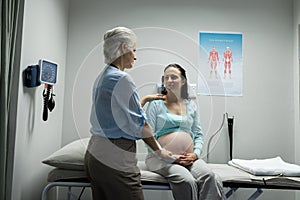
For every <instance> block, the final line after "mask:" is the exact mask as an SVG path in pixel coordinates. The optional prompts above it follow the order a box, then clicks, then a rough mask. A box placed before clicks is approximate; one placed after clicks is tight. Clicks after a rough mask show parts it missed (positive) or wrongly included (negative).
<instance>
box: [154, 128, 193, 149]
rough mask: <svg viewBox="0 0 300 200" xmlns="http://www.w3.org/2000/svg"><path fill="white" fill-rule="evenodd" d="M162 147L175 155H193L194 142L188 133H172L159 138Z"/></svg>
mask: <svg viewBox="0 0 300 200" xmlns="http://www.w3.org/2000/svg"><path fill="white" fill-rule="evenodd" d="M158 142H159V143H160V145H161V146H162V147H163V148H165V149H167V150H169V151H171V152H172V153H173V154H182V153H184V152H187V153H192V152H193V149H194V142H193V140H192V138H191V136H190V135H189V134H188V133H186V132H172V133H168V134H166V135H162V136H160V137H159V138H158Z"/></svg>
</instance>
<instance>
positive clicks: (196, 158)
mask: <svg viewBox="0 0 300 200" xmlns="http://www.w3.org/2000/svg"><path fill="white" fill-rule="evenodd" d="M164 85H165V88H166V91H167V95H166V96H165V98H164V100H153V101H151V102H149V104H148V107H147V110H146V114H147V118H148V121H149V124H150V126H151V128H152V130H153V132H154V133H155V137H156V138H157V140H158V142H159V143H160V145H161V146H162V147H163V148H165V149H167V150H169V151H171V152H172V153H173V154H174V157H175V158H176V161H175V162H173V163H172V164H170V163H167V162H165V161H163V160H161V159H159V158H157V157H155V156H154V155H153V154H152V153H149V154H148V155H147V158H146V165H147V167H148V168H149V170H151V171H154V172H157V173H159V174H161V175H162V176H164V177H165V178H166V179H167V180H168V182H169V183H170V185H171V188H172V193H173V197H174V199H175V200H198V199H207V200H218V199H222V196H223V189H222V183H221V182H220V181H219V180H218V179H217V177H216V175H215V174H214V173H213V172H212V171H211V170H210V169H209V167H208V165H207V164H206V163H205V162H204V161H203V160H202V159H200V155H201V151H202V145H203V134H202V130H201V126H200V121H199V116H198V111H197V107H196V105H195V104H194V103H193V102H192V101H190V100H189V97H188V88H187V78H186V73H185V70H184V69H183V68H182V67H181V66H180V65H178V64H170V65H168V66H167V67H166V68H165V70H164Z"/></svg>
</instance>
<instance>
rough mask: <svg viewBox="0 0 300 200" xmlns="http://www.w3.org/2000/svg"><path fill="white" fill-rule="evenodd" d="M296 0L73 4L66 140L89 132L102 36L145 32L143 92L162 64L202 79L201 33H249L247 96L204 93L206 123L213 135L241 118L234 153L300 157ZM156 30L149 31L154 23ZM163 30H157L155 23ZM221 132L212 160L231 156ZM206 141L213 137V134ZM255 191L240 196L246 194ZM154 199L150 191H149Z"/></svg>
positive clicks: (138, 72) (140, 63) (138, 77)
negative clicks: (119, 30) (226, 121)
mask: <svg viewBox="0 0 300 200" xmlns="http://www.w3.org/2000/svg"><path fill="white" fill-rule="evenodd" d="M292 13H293V0H288V1H287V0H263V1H262V0H253V1H246V0H244V1H240V0H227V1H223V0H210V1H204V0H200V1H199V0H198V1H196V0H195V1H188V2H187V1H179V0H174V1H172V3H169V1H159V0H154V1H147V2H144V1H138V0H135V1H124V0H123V1H121V0H113V1H110V2H105V3H103V2H101V1H96V0H88V1H80V0H72V1H71V2H70V21H69V35H68V37H69V43H68V54H67V69H66V79H65V83H66V85H65V87H66V90H65V106H64V126H63V139H62V141H63V144H66V143H68V142H70V141H72V140H74V139H76V138H78V137H86V136H88V135H89V132H88V130H89V122H88V121H89V109H90V104H91V101H90V96H91V86H92V84H93V81H94V79H95V77H96V76H97V74H98V73H99V72H100V71H101V70H102V69H103V66H104V64H103V57H102V47H101V42H102V35H103V32H104V31H105V30H107V29H109V28H112V27H114V26H117V25H124V26H128V27H130V28H134V29H135V31H136V33H137V35H138V51H137V56H138V60H137V62H136V64H135V66H134V68H133V69H132V70H129V71H128V72H129V73H130V74H131V75H132V76H133V78H134V80H135V81H136V83H137V85H138V87H139V88H140V93H141V95H144V94H145V93H146V92H153V91H154V89H153V88H154V85H153V83H155V82H157V83H159V77H160V76H161V74H162V70H163V67H164V66H165V65H166V64H168V63H170V62H179V63H180V64H182V65H183V66H185V67H186V68H187V70H188V72H189V73H188V75H189V77H190V78H189V81H190V82H197V78H196V77H197V76H196V74H197V70H196V68H195V67H196V66H197V63H198V60H197V59H198V47H197V44H198V32H199V31H200V30H201V31H224V32H227V31H228V32H242V33H243V62H244V65H243V67H244V73H243V80H244V83H243V96H242V97H227V98H224V97H215V96H214V97H207V96H198V98H197V99H198V102H199V105H200V110H201V120H202V126H203V129H204V131H205V133H206V134H207V135H211V134H212V133H213V132H214V131H215V130H216V129H217V128H218V127H219V125H220V123H221V119H222V115H223V113H224V112H228V113H229V116H232V115H234V116H235V125H234V134H235V138H234V139H235V146H234V157H235V158H244V159H252V158H268V157H274V156H277V155H279V156H281V157H282V158H283V159H284V160H286V161H288V162H294V161H295V142H294V141H295V135H296V132H295V128H294V127H295V120H294V119H295V109H294V108H295V104H294V101H295V100H297V98H295V97H294V94H295V90H296V88H295V89H294V88H293V85H295V84H296V83H295V82H294V79H295V75H294V71H295V69H296V68H295V65H294V62H293V58H294V56H293V53H294V51H293V44H294V39H293V35H294V31H293V30H294V29H293V27H294V24H293V14H292ZM149 27H150V28H149ZM154 27H156V28H154ZM226 131H227V130H226V128H224V130H223V131H222V134H223V135H222V136H221V137H220V138H219V140H218V143H217V145H215V148H214V150H213V151H212V153H211V155H210V162H216V163H225V162H227V161H228V141H227V137H226V135H225V134H227V132H226ZM206 139H207V138H206ZM249 194H250V191H249V190H242V191H240V192H238V193H237V195H235V196H234V199H241V197H243V196H248V195H249ZM147 198H149V196H147ZM294 198H295V193H294V192H292V191H289V192H286V191H272V190H270V191H268V190H267V191H265V192H264V195H263V196H262V197H261V198H260V199H265V200H267V199H294Z"/></svg>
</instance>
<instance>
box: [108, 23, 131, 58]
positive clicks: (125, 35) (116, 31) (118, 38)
mask: <svg viewBox="0 0 300 200" xmlns="http://www.w3.org/2000/svg"><path fill="white" fill-rule="evenodd" d="M122 44H125V48H126V52H129V51H131V50H133V49H134V48H135V45H136V35H135V33H134V32H133V31H132V30H130V29H129V28H126V27H116V28H113V29H111V30H108V31H106V33H105V34H104V43H103V53H104V58H105V63H106V64H111V63H112V62H113V61H114V60H116V59H117V58H118V57H120V56H121V55H122V49H121V46H122ZM126 52H123V53H126Z"/></svg>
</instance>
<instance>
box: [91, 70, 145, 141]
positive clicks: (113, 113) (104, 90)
mask: <svg viewBox="0 0 300 200" xmlns="http://www.w3.org/2000/svg"><path fill="white" fill-rule="evenodd" d="M145 121H146V114H145V112H144V110H143V109H142V107H141V104H140V98H139V96H138V93H137V88H136V86H135V83H134V82H133V80H132V78H131V77H130V76H129V74H127V73H125V72H123V71H121V70H119V69H118V68H116V67H113V66H106V68H105V69H104V71H103V72H102V73H101V74H100V75H99V76H98V78H97V79H96V81H95V83H94V86H93V96H92V109H91V116H90V123H91V129H90V132H91V133H92V134H94V135H99V136H103V137H107V138H112V139H117V138H125V139H130V140H137V139H141V138H142V128H143V127H144V124H145Z"/></svg>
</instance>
